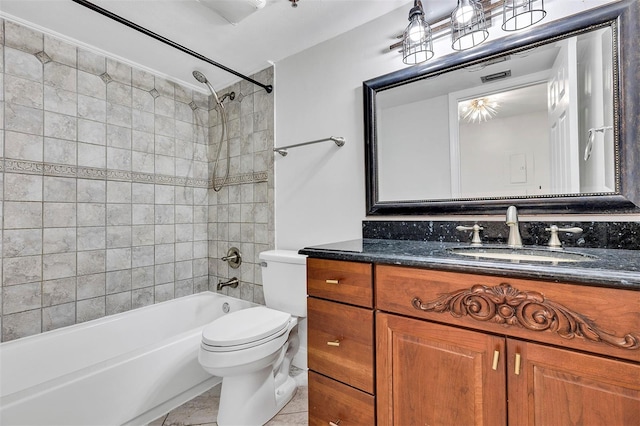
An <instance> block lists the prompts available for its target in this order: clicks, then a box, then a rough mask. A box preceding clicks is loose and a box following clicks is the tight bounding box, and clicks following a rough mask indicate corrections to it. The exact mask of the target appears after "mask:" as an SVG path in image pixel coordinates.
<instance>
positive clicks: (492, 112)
mask: <svg viewBox="0 0 640 426" xmlns="http://www.w3.org/2000/svg"><path fill="white" fill-rule="evenodd" d="M498 108H499V105H498V101H497V99H495V98H493V99H492V98H489V97H482V98H477V99H471V100H468V101H465V102H460V107H459V112H458V115H459V117H460V118H461V119H463V120H466V121H468V122H469V123H480V122H481V121H487V120H489V119H491V118H493V117H495V116H496V114H497V113H498Z"/></svg>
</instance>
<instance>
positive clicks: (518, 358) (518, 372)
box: [513, 354, 521, 376]
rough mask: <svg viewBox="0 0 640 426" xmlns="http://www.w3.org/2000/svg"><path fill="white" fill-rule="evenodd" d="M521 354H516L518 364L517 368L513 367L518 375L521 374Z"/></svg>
mask: <svg viewBox="0 0 640 426" xmlns="http://www.w3.org/2000/svg"><path fill="white" fill-rule="evenodd" d="M520 361H521V360H520V354H516V365H515V368H514V369H513V372H514V373H515V375H516V376H519V375H520Z"/></svg>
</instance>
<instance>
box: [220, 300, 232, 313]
mask: <svg viewBox="0 0 640 426" xmlns="http://www.w3.org/2000/svg"><path fill="white" fill-rule="evenodd" d="M230 310H231V306H229V304H228V303H227V302H224V303H223V304H222V312H224V313H225V314H228V313H229V311H230Z"/></svg>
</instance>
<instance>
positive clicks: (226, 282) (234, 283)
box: [218, 277, 238, 290]
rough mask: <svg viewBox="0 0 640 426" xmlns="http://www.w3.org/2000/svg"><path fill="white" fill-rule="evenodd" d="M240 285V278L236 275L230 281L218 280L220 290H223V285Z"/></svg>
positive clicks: (233, 286) (234, 286)
mask: <svg viewBox="0 0 640 426" xmlns="http://www.w3.org/2000/svg"><path fill="white" fill-rule="evenodd" d="M227 286H229V287H231V288H236V287H238V279H237V278H236V277H233V278H231V279H230V280H229V281H219V282H218V290H222V288H223V287H227Z"/></svg>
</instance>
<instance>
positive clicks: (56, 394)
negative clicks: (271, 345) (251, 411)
mask: <svg viewBox="0 0 640 426" xmlns="http://www.w3.org/2000/svg"><path fill="white" fill-rule="evenodd" d="M226 304H228V306H229V307H230V310H231V311H236V310H238V309H244V308H247V307H250V306H255V305H254V304H253V303H250V302H246V301H243V300H239V299H235V298H231V297H227V296H223V295H219V294H217V293H212V292H205V293H199V294H194V295H191V296H186V297H182V298H179V299H175V300H170V301H167V302H162V303H158V304H156V305H152V306H147V307H144V308H140V309H135V310H132V311H129V312H124V313H121V314H117V315H113V316H109V317H105V318H100V319H97V320H93V321H89V322H86V323H83V324H77V325H73V326H70V327H65V328H61V329H58V330H54V331H50V332H46V333H42V334H38V335H35V336H30V337H25V338H23V339H18V340H15V341H10V342H6V343H2V344H0V372H1V374H0V377H1V378H0V424H2V425H3V426H9V425H47V426H53V425H142V424H145V423H147V422H149V421H151V420H153V419H155V418H157V417H159V416H161V415H162V414H164V413H166V412H168V411H170V410H171V409H173V408H175V407H177V406H179V405H181V404H183V403H184V402H186V401H188V400H190V399H191V398H193V397H195V396H196V395H199V394H200V393H202V392H204V391H206V390H207V389H209V388H211V387H213V386H215V385H216V384H218V383H220V381H221V379H220V378H219V377H215V376H211V375H209V373H207V372H205V371H204V370H203V369H202V367H200V364H199V363H198V349H199V346H200V340H201V333H202V328H203V327H204V326H205V325H206V324H208V323H210V322H211V321H213V320H214V319H215V318H218V317H219V316H221V315H224V312H223V309H224V306H223V305H226Z"/></svg>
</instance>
